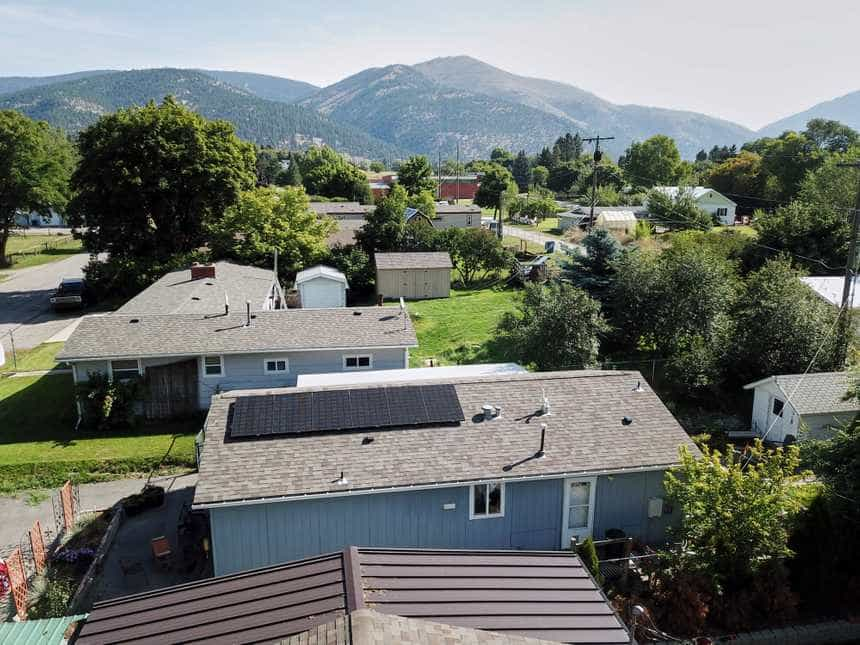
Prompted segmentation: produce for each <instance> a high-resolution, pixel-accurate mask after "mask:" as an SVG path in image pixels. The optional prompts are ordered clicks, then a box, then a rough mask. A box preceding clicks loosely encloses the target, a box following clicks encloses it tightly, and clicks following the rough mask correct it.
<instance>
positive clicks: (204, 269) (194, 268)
mask: <svg viewBox="0 0 860 645" xmlns="http://www.w3.org/2000/svg"><path fill="white" fill-rule="evenodd" d="M214 277H215V265H214V264H197V263H196V262H195V263H194V264H192V265H191V279H192V280H200V279H201V278H214Z"/></svg>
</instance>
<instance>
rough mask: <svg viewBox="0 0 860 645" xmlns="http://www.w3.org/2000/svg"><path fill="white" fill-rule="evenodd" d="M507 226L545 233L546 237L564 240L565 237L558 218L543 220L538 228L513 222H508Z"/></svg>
mask: <svg viewBox="0 0 860 645" xmlns="http://www.w3.org/2000/svg"><path fill="white" fill-rule="evenodd" d="M505 226H514V227H516V228H521V229H523V230H524V231H535V232H537V233H543V234H544V235H551V236H552V237H557V238H559V239H562V238H563V237H564V235H563V234H562V232H561V230H560V229H559V228H558V218H557V217H547V218H545V219H542V220H541V221H540V222H538V223H537V226H530V225H529V224H515V223H514V222H511V221H506V222H505Z"/></svg>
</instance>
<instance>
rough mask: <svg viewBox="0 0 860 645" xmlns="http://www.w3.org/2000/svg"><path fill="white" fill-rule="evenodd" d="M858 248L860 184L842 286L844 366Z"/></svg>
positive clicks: (855, 163) (855, 164)
mask: <svg viewBox="0 0 860 645" xmlns="http://www.w3.org/2000/svg"><path fill="white" fill-rule="evenodd" d="M837 165H838V166H839V167H840V168H856V169H858V170H860V161H852V162H850V163H840V164H837ZM858 246H860V182H858V184H857V199H856V201H855V204H854V209H853V210H852V212H851V242H850V244H849V246H848V259H847V260H846V262H845V281H844V282H843V284H842V309H841V311H840V313H839V316H840V323H841V324H840V329H839V332H840V334H839V340H838V343H839V348H838V351H839V355H838V357H837V358H838V359H839V363H840V364H843V365H844V364H845V361H846V360H847V359H848V345H849V344H850V338H851V335H852V332H851V329H852V327H851V314H852V309H853V307H854V302H853V301H854V282H855V279H856V277H857V259H858V258H857V251H858Z"/></svg>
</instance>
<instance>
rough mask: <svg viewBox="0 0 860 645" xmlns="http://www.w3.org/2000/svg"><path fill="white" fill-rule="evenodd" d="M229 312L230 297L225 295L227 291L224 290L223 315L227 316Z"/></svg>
mask: <svg viewBox="0 0 860 645" xmlns="http://www.w3.org/2000/svg"><path fill="white" fill-rule="evenodd" d="M229 314H230V298H229V297H228V296H227V292H226V291H225V292H224V315H225V316H227V315H229Z"/></svg>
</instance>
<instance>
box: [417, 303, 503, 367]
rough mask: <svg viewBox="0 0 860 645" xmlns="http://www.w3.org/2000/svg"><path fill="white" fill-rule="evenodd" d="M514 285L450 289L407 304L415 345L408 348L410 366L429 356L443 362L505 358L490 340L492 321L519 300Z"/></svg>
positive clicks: (494, 324) (492, 332) (448, 363)
mask: <svg viewBox="0 0 860 645" xmlns="http://www.w3.org/2000/svg"><path fill="white" fill-rule="evenodd" d="M519 296H520V291H519V290H518V289H511V288H507V289H503V288H486V289H472V290H451V297H450V298H440V299H437V300H419V301H416V302H410V303H409V304H408V309H409V312H410V314H411V316H412V322H413V324H414V325H415V332H416V334H417V336H418V347H416V348H415V349H413V350H411V351H410V352H409V365H410V367H423V365H424V360H425V359H428V358H433V359H436V360H437V361H439V362H440V363H441V364H443V365H456V364H457V363H498V362H503V361H505V357H504V353H503V352H502V351H501V348H500V347H499V346H498V345H497V344H495V343H493V334H494V331H495V328H496V323H497V322H498V321H499V318H501V317H502V314H504V313H505V312H507V311H513V310H514V307H515V306H516V304H517V302H518V301H519Z"/></svg>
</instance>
